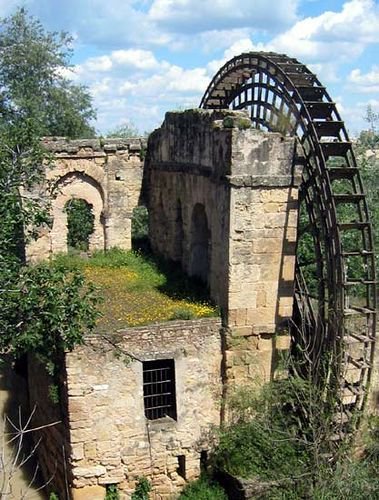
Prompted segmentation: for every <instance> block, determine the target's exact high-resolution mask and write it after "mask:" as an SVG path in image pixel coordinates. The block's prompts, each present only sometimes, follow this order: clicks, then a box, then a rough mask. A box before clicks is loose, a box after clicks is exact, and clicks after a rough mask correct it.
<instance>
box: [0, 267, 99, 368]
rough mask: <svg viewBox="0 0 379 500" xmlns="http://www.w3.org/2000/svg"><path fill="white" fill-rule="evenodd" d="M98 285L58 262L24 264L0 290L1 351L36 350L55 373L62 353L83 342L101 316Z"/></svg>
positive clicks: (23, 352)
mask: <svg viewBox="0 0 379 500" xmlns="http://www.w3.org/2000/svg"><path fill="white" fill-rule="evenodd" d="M96 304H97V298H96V294H95V291H94V288H93V287H92V286H91V285H89V284H85V282H84V276H83V275H82V274H81V273H79V272H77V271H70V270H67V269H66V268H65V267H64V266H62V265H60V264H59V263H52V264H50V263H44V264H39V265H36V266H28V267H22V268H20V270H19V276H18V277H15V279H14V281H13V283H12V285H11V286H10V287H9V288H7V289H5V290H3V291H2V294H1V295H0V325H1V332H2V334H1V336H0V351H2V352H7V353H8V354H12V355H13V356H22V355H23V354H26V353H30V352H33V353H35V354H36V355H37V357H38V358H39V359H40V361H41V362H42V363H43V364H44V365H45V366H46V368H47V369H48V371H49V372H50V373H52V374H53V373H54V368H55V363H56V361H57V360H58V359H59V356H60V353H61V352H62V351H64V350H66V349H68V350H72V349H73V348H74V347H75V345H77V344H81V343H82V342H83V333H84V332H85V331H86V330H88V329H90V328H92V327H93V326H94V324H95V321H96V318H97V316H98V313H97V310H96Z"/></svg>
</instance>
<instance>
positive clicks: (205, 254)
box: [189, 203, 211, 284]
mask: <svg viewBox="0 0 379 500" xmlns="http://www.w3.org/2000/svg"><path fill="white" fill-rule="evenodd" d="M210 247H211V232H210V230H209V228H208V220H207V215H206V213H205V208H204V205H202V204H200V203H197V204H196V205H195V207H194V209H193V212H192V221H191V253H190V267H189V274H190V275H191V276H196V277H197V278H199V279H201V281H203V282H204V283H206V284H208V276H209V269H210V257H211V248H210Z"/></svg>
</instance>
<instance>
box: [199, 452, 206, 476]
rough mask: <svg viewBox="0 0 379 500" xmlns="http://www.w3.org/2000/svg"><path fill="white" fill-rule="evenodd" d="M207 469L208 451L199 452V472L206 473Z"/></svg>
mask: <svg viewBox="0 0 379 500" xmlns="http://www.w3.org/2000/svg"><path fill="white" fill-rule="evenodd" d="M207 468H208V451H207V450H201V452H200V470H201V471H202V472H206V470H207Z"/></svg>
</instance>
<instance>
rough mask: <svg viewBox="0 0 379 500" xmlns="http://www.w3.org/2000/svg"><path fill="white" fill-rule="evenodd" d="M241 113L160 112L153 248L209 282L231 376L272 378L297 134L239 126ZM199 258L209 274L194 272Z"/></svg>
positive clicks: (284, 293) (151, 189)
mask: <svg viewBox="0 0 379 500" xmlns="http://www.w3.org/2000/svg"><path fill="white" fill-rule="evenodd" d="M230 120H231V123H228V127H229V126H230V125H232V127H230V128H225V127H224V126H223V124H225V123H227V122H230ZM248 120H249V119H248V118H247V116H246V115H245V114H244V113H243V112H236V111H227V110H225V111H204V110H193V111H192V110H191V111H187V112H184V113H167V115H166V119H165V121H164V123H163V125H162V127H161V129H159V130H157V131H155V132H154V133H153V134H152V136H151V137H150V139H149V144H148V156H147V163H146V167H145V168H146V178H147V182H146V185H147V186H148V204H149V217H150V241H151V244H152V247H153V249H154V251H156V252H157V253H159V254H162V255H163V256H164V257H165V258H169V259H172V260H175V261H179V262H180V263H181V265H182V267H183V269H184V270H185V271H186V272H187V273H189V274H195V275H196V274H197V275H198V276H199V277H200V278H203V280H204V281H206V282H207V283H208V285H209V288H210V293H211V296H212V297H213V298H214V300H215V301H216V302H217V304H219V305H220V307H221V308H222V310H223V316H224V318H225V326H226V327H227V328H228V330H227V331H228V335H227V342H226V345H227V352H226V363H227V367H228V375H229V380H234V381H235V382H236V383H239V382H242V381H245V382H246V381H247V380H249V379H252V378H253V379H254V378H257V377H260V378H261V379H262V381H264V380H267V379H269V378H270V377H271V375H272V371H273V361H274V358H275V350H276V343H277V340H276V337H275V335H276V334H277V333H278V332H280V330H281V329H282V327H283V326H285V325H286V321H287V320H288V319H289V318H290V317H291V316H292V305H293V279H294V266H295V246H296V227H297V186H298V184H299V182H300V175H299V174H300V173H299V172H297V171H296V168H295V165H294V162H293V158H294V147H295V144H294V139H293V138H284V137H282V136H281V135H280V134H273V133H264V132H260V131H257V130H255V129H252V128H247V129H246V122H248ZM240 123H243V129H242V130H240V129H239V128H238V126H239V124H240ZM233 125H234V126H233ZM199 206H200V207H203V208H202V211H203V213H204V215H203V220H204V222H203V225H204V226H205V227H206V231H202V233H203V236H202V235H201V234H200V235H199V234H198V233H199V230H198V228H199V226H201V219H200V222H199V219H196V223H195V224H194V213H195V211H196V210H197V207H199ZM198 211H199V210H198ZM204 234H205V236H204ZM201 245H202V248H203V250H202V252H203V255H202V254H201V248H200V250H199V247H201ZM202 258H203V259H204V260H207V263H208V270H207V273H206V274H205V273H204V272H198V273H196V272H193V265H192V262H193V261H195V262H199V260H201V259H202ZM204 267H205V266H204ZM281 342H282V341H281Z"/></svg>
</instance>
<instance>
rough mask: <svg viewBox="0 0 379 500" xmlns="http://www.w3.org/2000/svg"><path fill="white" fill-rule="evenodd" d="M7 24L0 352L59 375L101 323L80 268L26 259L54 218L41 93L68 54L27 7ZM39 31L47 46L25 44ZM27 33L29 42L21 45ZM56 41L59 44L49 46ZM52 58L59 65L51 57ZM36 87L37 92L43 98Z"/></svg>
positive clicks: (0, 72) (0, 170)
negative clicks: (45, 192) (30, 356)
mask: <svg viewBox="0 0 379 500" xmlns="http://www.w3.org/2000/svg"><path fill="white" fill-rule="evenodd" d="M11 27H13V28H14V29H15V30H16V31H17V30H19V33H18V35H19V38H17V37H16V34H17V33H13V34H12V32H11ZM3 28H4V31H3V32H2V33H1V34H0V62H1V64H0V88H1V94H2V102H1V111H2V112H1V113H0V218H1V224H0V353H1V354H4V353H7V354H11V355H12V356H13V357H15V358H17V357H20V356H22V355H24V354H26V353H30V352H33V353H35V354H36V355H37V356H38V357H39V358H40V359H41V361H42V362H43V363H44V364H45V366H46V367H47V368H48V369H49V371H50V373H52V374H53V375H56V374H57V365H58V360H59V356H60V353H61V352H62V351H63V350H64V349H72V348H73V347H74V346H75V345H76V344H78V343H81V342H82V339H83V333H84V332H85V331H86V330H87V329H90V328H92V327H93V326H94V323H95V320H96V317H97V312H96V298H95V296H94V295H93V290H92V289H91V288H90V287H87V286H86V285H85V283H84V279H83V277H82V276H81V275H80V273H79V272H76V271H70V270H68V269H65V268H64V267H63V266H59V265H54V264H49V263H46V264H44V265H38V266H30V265H27V264H26V261H25V244H26V243H27V241H28V240H29V239H30V238H33V237H34V236H35V234H36V228H38V227H39V226H41V225H44V224H49V222H50V221H49V213H48V210H46V206H45V205H44V204H43V202H42V201H41V198H40V197H39V196H38V190H37V189H36V187H37V186H38V185H39V184H40V183H41V182H42V181H43V171H44V168H45V166H46V165H47V164H48V163H49V162H50V161H51V158H50V156H49V154H48V153H47V151H46V150H45V149H44V147H43V145H42V143H41V134H43V133H46V132H48V131H49V129H48V128H46V127H45V125H44V123H45V119H48V116H47V114H46V113H47V112H46V110H45V109H44V107H43V105H42V102H41V99H42V97H41V96H40V95H39V94H38V92H40V94H44V92H45V91H46V95H47V93H48V91H50V90H52V89H53V88H54V85H55V83H56V81H57V80H56V78H55V76H54V74H50V71H52V72H53V73H54V70H56V69H57V64H58V62H59V61H61V60H62V59H59V58H58V53H59V52H58V48H57V47H56V45H55V42H54V40H55V41H56V35H51V34H44V33H43V30H42V27H41V26H40V24H39V23H38V22H37V21H34V20H33V21H31V20H28V18H27V17H26V14H25V12H24V11H22V10H19V11H17V13H16V14H15V15H14V16H12V17H11V18H9V19H8V20H6V21H4V22H3ZM31 33H33V34H34V36H35V37H36V40H37V41H38V40H39V42H40V47H39V46H38V44H34V45H33V47H34V49H33V50H31V48H30V47H25V46H24V43H26V41H27V40H29V38H28V37H30V36H32V35H31ZM12 36H14V37H16V38H14V45H15V46H12V44H11V43H10V41H9V40H10V37H12ZM19 39H22V40H23V42H22V43H19ZM49 40H50V44H51V46H50V49H51V50H48V47H47V46H48V42H49ZM53 42H54V43H53ZM30 43H32V40H30ZM57 43H58V42H57ZM8 49H9V50H8ZM22 50H24V53H25V57H31V56H32V55H33V57H34V58H35V59H33V57H32V58H31V60H30V66H29V70H28V67H27V64H24V63H23V60H22V55H21V54H22ZM10 53H13V54H15V56H17V57H19V58H20V59H19V60H18V62H19V65H20V68H19V71H18V68H17V59H16V60H15V61H14V62H12V61H11V60H10V59H9V57H10V56H9V54H10ZM54 54H55V55H56V56H57V58H56V59H54V58H53V55H54ZM50 57H51V58H52V62H51V64H50V63H47V60H50V59H49V58H50ZM3 61H5V63H4V65H3ZM44 78H45V80H46V81H44ZM29 85H30V86H31V87H30V88H31V89H32V90H30V89H29ZM22 89H25V93H24V95H22ZM32 92H35V93H36V97H35V100H34V99H33V97H32ZM46 102H47V101H46ZM72 112H73V111H72Z"/></svg>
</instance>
